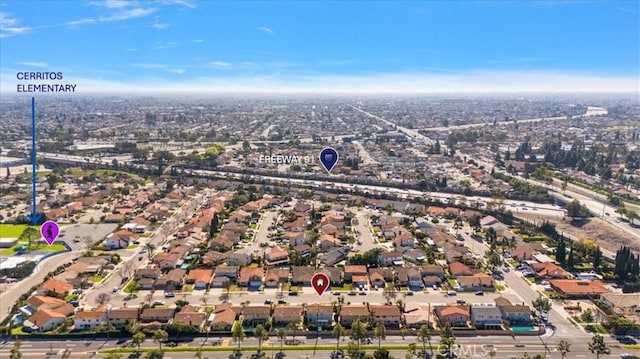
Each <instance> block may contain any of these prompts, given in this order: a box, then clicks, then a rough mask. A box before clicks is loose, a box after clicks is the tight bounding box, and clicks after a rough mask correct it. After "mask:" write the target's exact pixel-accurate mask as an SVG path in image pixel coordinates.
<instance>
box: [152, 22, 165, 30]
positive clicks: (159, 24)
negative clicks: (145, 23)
mask: <svg viewBox="0 0 640 359" xmlns="http://www.w3.org/2000/svg"><path fill="white" fill-rule="evenodd" d="M151 27H152V28H154V29H156V30H163V29H166V28H168V27H169V24H165V23H162V22H156V23H154V24H152V25H151Z"/></svg>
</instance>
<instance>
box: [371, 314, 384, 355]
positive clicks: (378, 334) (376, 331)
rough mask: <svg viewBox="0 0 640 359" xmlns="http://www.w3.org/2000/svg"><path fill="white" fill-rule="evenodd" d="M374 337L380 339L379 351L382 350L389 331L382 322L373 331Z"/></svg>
mask: <svg viewBox="0 0 640 359" xmlns="http://www.w3.org/2000/svg"><path fill="white" fill-rule="evenodd" d="M373 335H374V336H375V337H376V338H377V339H378V349H382V341H383V340H384V339H386V338H387V330H386V328H385V327H384V323H383V322H382V320H380V321H379V322H378V324H376V327H375V328H374V329H373Z"/></svg>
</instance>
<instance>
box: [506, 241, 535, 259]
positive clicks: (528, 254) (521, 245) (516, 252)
mask: <svg viewBox="0 0 640 359" xmlns="http://www.w3.org/2000/svg"><path fill="white" fill-rule="evenodd" d="M537 252H538V250H537V249H535V248H533V247H532V246H531V245H530V244H529V243H526V242H517V244H516V248H515V249H512V250H511V251H510V254H511V258H513V259H515V260H519V261H527V260H530V259H532V258H533V255H534V254H536V253H537Z"/></svg>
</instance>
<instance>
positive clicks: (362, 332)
mask: <svg viewBox="0 0 640 359" xmlns="http://www.w3.org/2000/svg"><path fill="white" fill-rule="evenodd" d="M366 335H367V328H366V326H365V325H364V323H362V322H361V321H360V319H356V320H354V321H353V323H351V339H353V340H355V341H356V343H357V344H358V350H360V347H361V345H362V339H364V338H365V336H366Z"/></svg>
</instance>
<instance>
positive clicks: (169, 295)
mask: <svg viewBox="0 0 640 359" xmlns="http://www.w3.org/2000/svg"><path fill="white" fill-rule="evenodd" d="M175 296H176V294H175V293H174V292H166V293H164V297H165V298H173V297H175Z"/></svg>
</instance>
